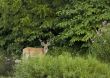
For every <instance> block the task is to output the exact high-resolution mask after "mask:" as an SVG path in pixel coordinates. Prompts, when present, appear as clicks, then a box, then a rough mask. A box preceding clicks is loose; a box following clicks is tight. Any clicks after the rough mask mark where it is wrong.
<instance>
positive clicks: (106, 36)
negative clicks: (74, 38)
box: [90, 26, 110, 62]
mask: <svg viewBox="0 0 110 78" xmlns="http://www.w3.org/2000/svg"><path fill="white" fill-rule="evenodd" d="M101 30H102V35H101V36H98V35H97V36H96V37H95V39H94V42H93V44H92V46H91V47H90V52H91V53H92V55H95V56H96V57H98V58H99V59H101V60H103V61H105V62H110V27H109V26H108V27H105V28H104V27H103V28H102V29H101Z"/></svg>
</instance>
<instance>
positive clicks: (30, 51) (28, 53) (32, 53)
mask: <svg viewBox="0 0 110 78" xmlns="http://www.w3.org/2000/svg"><path fill="white" fill-rule="evenodd" d="M39 41H40V43H41V45H42V46H43V48H42V47H41V48H33V47H26V48H24V49H23V58H26V59H28V58H29V57H36V56H44V55H45V54H46V53H47V52H48V46H49V45H50V42H49V41H47V42H46V43H45V42H43V41H42V40H41V39H39Z"/></svg>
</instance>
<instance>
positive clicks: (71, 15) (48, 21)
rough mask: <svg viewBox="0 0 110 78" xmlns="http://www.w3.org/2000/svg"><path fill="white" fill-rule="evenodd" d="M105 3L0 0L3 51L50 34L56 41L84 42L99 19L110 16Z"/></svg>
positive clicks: (93, 0)
mask: <svg viewBox="0 0 110 78" xmlns="http://www.w3.org/2000/svg"><path fill="white" fill-rule="evenodd" d="M109 4H110V1H108V0H102V1H100V0H91V1H89V0H85V1H83V0H0V47H2V49H4V50H5V51H6V52H7V54H10V53H11V52H14V53H15V54H16V53H19V54H20V52H21V49H22V48H24V47H27V46H39V41H38V38H41V39H43V40H46V39H48V38H50V39H51V40H52V44H54V43H55V44H56V45H59V44H61V43H62V42H63V43H62V45H66V46H72V45H74V44H75V43H77V42H83V44H84V43H87V42H88V41H89V39H90V38H92V37H93V36H94V34H95V33H94V30H96V28H97V27H100V23H101V21H102V20H109V19H110V5H109ZM77 44H78V45H82V44H79V43H77ZM8 52H9V53H8Z"/></svg>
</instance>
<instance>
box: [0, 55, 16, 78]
mask: <svg viewBox="0 0 110 78" xmlns="http://www.w3.org/2000/svg"><path fill="white" fill-rule="evenodd" d="M13 66H14V60H13V59H12V58H9V57H6V56H5V55H3V54H0V78H2V77H1V76H12V75H13V74H12V73H13Z"/></svg>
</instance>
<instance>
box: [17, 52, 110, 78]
mask: <svg viewBox="0 0 110 78" xmlns="http://www.w3.org/2000/svg"><path fill="white" fill-rule="evenodd" d="M109 70H110V68H109V66H108V65H107V64H103V63H101V62H99V61H97V60H96V59H95V58H91V57H88V58H87V59H85V58H81V57H72V56H71V55H69V54H64V55H59V56H55V57H52V56H49V55H47V56H45V57H44V58H33V59H29V60H28V61H24V62H22V63H21V64H19V65H17V66H16V72H15V78H109V77H110V71H109Z"/></svg>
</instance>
